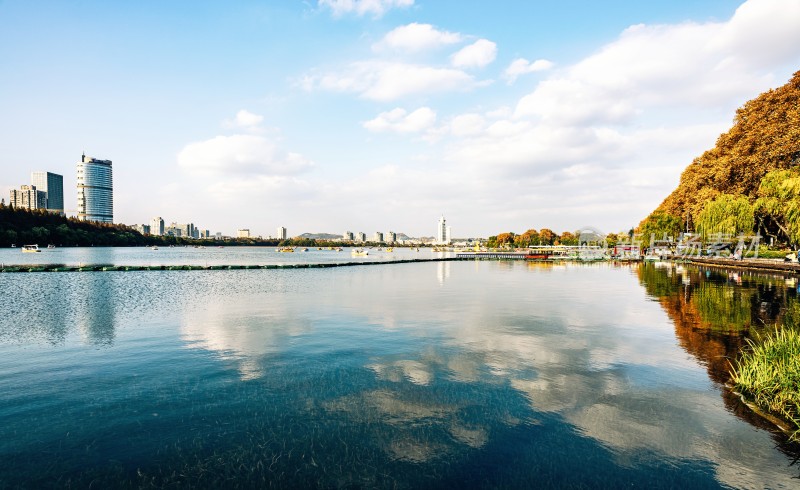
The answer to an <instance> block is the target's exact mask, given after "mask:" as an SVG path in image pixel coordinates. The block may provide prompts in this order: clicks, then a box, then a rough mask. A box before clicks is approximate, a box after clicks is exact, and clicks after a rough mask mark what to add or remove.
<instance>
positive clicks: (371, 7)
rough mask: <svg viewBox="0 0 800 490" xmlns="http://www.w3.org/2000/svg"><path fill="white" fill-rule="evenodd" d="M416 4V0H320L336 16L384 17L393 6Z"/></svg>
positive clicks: (401, 6)
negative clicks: (368, 15) (369, 15)
mask: <svg viewBox="0 0 800 490" xmlns="http://www.w3.org/2000/svg"><path fill="white" fill-rule="evenodd" d="M412 5H414V0H319V6H320V7H324V8H329V9H330V10H331V12H333V15H334V17H340V16H342V15H345V14H356V15H358V16H364V15H367V14H371V15H372V16H373V17H376V18H378V17H382V16H383V14H385V13H386V12H387V11H389V10H391V9H393V8H406V7H410V6H412Z"/></svg>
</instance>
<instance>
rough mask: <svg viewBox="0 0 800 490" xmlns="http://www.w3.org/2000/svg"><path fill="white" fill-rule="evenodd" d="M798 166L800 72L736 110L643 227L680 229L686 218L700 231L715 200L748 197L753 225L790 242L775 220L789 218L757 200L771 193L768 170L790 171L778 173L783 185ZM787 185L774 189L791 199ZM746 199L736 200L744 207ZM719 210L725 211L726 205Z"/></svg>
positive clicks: (710, 212)
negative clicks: (765, 183)
mask: <svg viewBox="0 0 800 490" xmlns="http://www.w3.org/2000/svg"><path fill="white" fill-rule="evenodd" d="M798 166H800V71H799V72H797V73H795V74H794V76H793V77H792V78H791V80H789V82H788V83H787V84H786V85H783V86H782V87H779V88H777V89H774V90H770V91H768V92H765V93H763V94H761V95H760V96H758V97H757V98H755V99H753V100H750V101H749V102H747V103H745V105H744V106H743V107H741V108H740V109H738V110H737V111H736V117H735V118H734V124H733V127H732V128H731V129H730V130H729V131H728V132H726V133H724V134H722V135H720V137H719V138H718V139H717V143H716V146H715V147H714V148H712V149H710V150H708V151H706V152H705V153H703V154H702V155H701V156H699V157H697V158H695V159H694V161H693V162H692V163H691V164H690V165H689V166H688V167H687V168H686V170H684V171H683V174H682V175H681V179H680V183H679V184H678V187H677V188H676V189H675V190H674V191H673V192H672V194H670V195H669V196H668V197H667V198H666V199H665V200H664V202H662V203H661V205H660V206H659V207H658V208H657V209H656V210H655V211H654V212H653V213H652V214H651V215H650V216H649V217H648V218H647V219H646V220H645V221H643V222H642V225H641V226H640V228H643V227H646V226H645V225H648V224H649V225H651V227H652V226H653V225H654V223H655V222H656V221H659V222H661V223H662V224H664V223H670V224H671V226H672V227H674V226H678V227H679V229H682V228H683V227H685V226H686V224H687V223H686V221H687V219H688V225H689V228H690V229H693V230H695V231H697V228H702V223H701V221H703V219H704V218H705V219H706V223H705V224H706V228H710V227H709V226H708V225H709V223H708V220H709V219H710V218H709V217H710V216H712V215H714V212H713V210H712V211H709V210H707V208H708V205H709V204H710V203H711V202H713V201H715V200H717V199H720V198H723V197H724V199H725V200H726V202H733V201H734V200H735V198H744V199H745V200H746V201H747V203H749V204H750V205H751V207H752V213H754V215H753V228H759V229H761V228H764V231H765V232H768V233H767V234H771V235H774V236H780V235H784V236H783V238H784V239H786V240H787V241H791V236H790V235H791V233H784V232H785V231H786V230H784V232H782V231H781V229H780V227H779V226H777V224H776V220H781V219H783V220H785V219H786V216H773V215H774V214H775V213H774V211H775V210H772V211H770V209H768V206H765V205H764V202H758V201H759V198H763V197H764V195H765V193H767V194H769V193H770V192H772V191H770V190H769V189H766V190H765V188H764V186H763V185H762V180H763V179H764V177H765V176H766V175H767V174H768V173H770V172H773V176H774V175H778V174H777V173H775V171H779V170H790V172H788V173H787V172H784V173H781V174H780V176H781V178H780V179H779V180H780V181H779V182H778V183H777V184H778V186H779V187H780V186H781V185H783V181H784V180H786V179H789V178H795V177H796V175H795V173H796V170H797V168H798ZM773 180H774V179H773ZM773 184H775V182H773ZM786 187H787V186H786V185H783V187H782V190H779V191H780V192H778V191H776V192H777V193H778V194H781V192H782V193H783V194H782V195H783V196H784V198H789V199H792V198H793V194H792V192H791V189H788V188H786ZM788 187H791V186H788ZM784 191H785V192H784ZM773 194H775V192H773ZM742 202H744V201H741V202H739V203H738V204H737V205H739V207H740V208H741V206H740V205H741V203H742ZM717 208H718V209H722V210H723V212H724V211H725V206H717ZM704 211H706V212H705V214H704ZM784 211H785V210H784ZM784 214H785V213H784ZM712 221H713V220H712ZM787 235H789V236H787Z"/></svg>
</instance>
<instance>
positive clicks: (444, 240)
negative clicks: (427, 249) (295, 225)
mask: <svg viewBox="0 0 800 490" xmlns="http://www.w3.org/2000/svg"><path fill="white" fill-rule="evenodd" d="M436 243H437V244H439V245H448V244H449V243H450V227H449V226H447V222H446V221H445V219H444V216H442V217H441V218H439V224H438V225H437V226H436Z"/></svg>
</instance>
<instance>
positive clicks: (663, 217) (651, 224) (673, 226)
mask: <svg viewBox="0 0 800 490" xmlns="http://www.w3.org/2000/svg"><path fill="white" fill-rule="evenodd" d="M682 224H683V221H682V220H681V219H680V218H678V217H677V216H673V215H671V214H667V213H665V212H662V211H656V212H654V213H653V214H651V215H650V216H648V217H647V219H645V220H644V222H643V223H642V224H641V225H640V226H639V233H640V234H641V235H642V244H643V245H644V246H646V247H649V246H650V240H651V238H655V239H656V240H660V239H662V238H663V237H664V236H667V237H672V238H677V237H678V235H679V234H680V232H681V227H682Z"/></svg>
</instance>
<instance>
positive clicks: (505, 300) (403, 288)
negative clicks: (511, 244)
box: [0, 249, 800, 488]
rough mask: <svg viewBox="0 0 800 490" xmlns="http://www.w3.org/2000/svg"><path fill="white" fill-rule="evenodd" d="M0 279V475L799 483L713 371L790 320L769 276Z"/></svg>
mask: <svg viewBox="0 0 800 490" xmlns="http://www.w3.org/2000/svg"><path fill="white" fill-rule="evenodd" d="M115 250H119V249H115ZM99 253H101V254H103V253H106V251H105V250H100V251H99ZM114 253H117V252H116V251H115V252H114ZM118 253H119V254H124V253H125V252H123V251H120V252H118ZM139 253H142V251H139ZM231 253H235V252H231ZM240 253H248V252H247V251H241V252H240ZM333 253H335V252H331V254H333ZM420 253H422V252H420ZM43 254H44V253H43ZM320 254H321V252H320ZM37 255H39V254H37ZM287 255H288V254H287ZM427 256H430V252H427ZM347 259H348V260H349V257H348V258H347ZM89 260H94V259H92V257H91V256H90V257H89V259H87V262H88V261H89ZM97 260H99V261H105V260H106V259H105V258H102V259H97ZM241 260H246V259H244V258H242V259H241ZM227 262H229V260H228V261H227ZM0 290H2V291H3V294H2V296H0V312H2V315H0V460H1V461H3V464H2V465H0V488H3V487H17V486H21V487H26V488H41V487H59V488H63V487H70V486H72V487H80V488H85V487H88V486H89V485H90V484H92V485H93V486H96V487H97V488H107V487H109V486H114V487H148V486H154V487H162V486H177V485H186V484H188V485H193V486H201V487H215V486H216V487H226V488H227V487H237V486H238V487H254V486H263V487H269V486H274V487H305V488H314V487H318V488H339V487H346V488H373V487H379V488H451V487H453V488H456V487H463V488H524V487H606V488H619V487H621V486H633V487H639V488H641V487H647V488H675V487H684V488H718V487H736V488H762V487H764V488H797V487H798V485H799V484H800V482H798V480H797V476H798V475H800V468H798V467H797V466H792V465H791V463H792V461H793V459H794V454H796V453H795V451H796V448H793V447H792V446H790V445H788V444H787V443H786V442H785V438H784V437H782V436H780V435H777V434H774V433H773V432H772V431H771V430H770V428H769V426H767V425H766V424H764V423H762V422H761V421H760V420H758V419H757V418H754V417H752V416H751V415H750V414H749V412H747V410H746V409H744V408H743V407H742V406H741V404H739V403H738V401H737V400H736V398H735V397H734V396H732V395H730V394H729V393H728V392H727V391H726V390H725V389H724V387H723V383H724V382H725V381H726V374H725V373H726V368H725V366H726V363H727V358H726V356H733V355H735V352H736V349H737V348H738V346H740V345H741V343H742V342H744V340H743V339H744V338H745V337H746V336H747V335H748V334H749V333H751V332H752V331H753V330H754V329H758V328H764V327H763V325H769V324H771V323H774V322H776V321H793V320H792V318H796V317H797V310H798V308H797V291H796V284H795V283H793V282H791V281H788V282H787V281H785V280H784V279H781V278H774V277H758V276H744V275H739V274H734V273H724V272H712V271H705V270H701V269H691V268H688V269H682V268H675V267H674V266H671V267H664V268H656V267H654V266H651V265H647V266H613V265H611V264H600V265H590V266H580V265H552V264H548V265H542V264H534V263H524V262H442V263H414V264H398V265H376V266H373V267H363V268H361V267H359V268H332V269H300V270H236V271H148V272H85V273H23V274H0ZM715 305H716V306H715ZM792 315H795V316H792Z"/></svg>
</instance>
